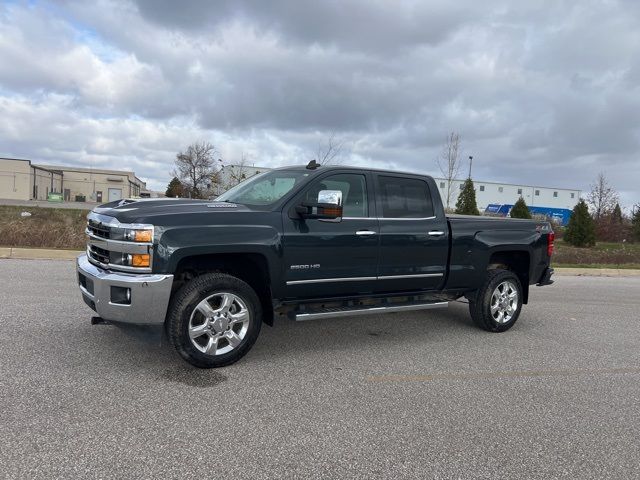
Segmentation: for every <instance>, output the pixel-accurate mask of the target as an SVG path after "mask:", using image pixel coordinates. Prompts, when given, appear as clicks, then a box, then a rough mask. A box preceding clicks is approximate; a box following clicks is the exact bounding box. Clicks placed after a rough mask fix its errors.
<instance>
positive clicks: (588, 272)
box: [553, 266, 640, 277]
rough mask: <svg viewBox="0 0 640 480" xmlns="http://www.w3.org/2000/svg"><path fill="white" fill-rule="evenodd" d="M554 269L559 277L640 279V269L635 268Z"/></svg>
mask: <svg viewBox="0 0 640 480" xmlns="http://www.w3.org/2000/svg"><path fill="white" fill-rule="evenodd" d="M553 268H554V270H555V272H554V273H555V275H557V276H559V277H569V276H571V277H640V269H635V268H575V267H567V268H563V267H556V266H554V267H553Z"/></svg>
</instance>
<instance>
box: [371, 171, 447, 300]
mask: <svg viewBox="0 0 640 480" xmlns="http://www.w3.org/2000/svg"><path fill="white" fill-rule="evenodd" d="M434 194H436V195H437V193H434ZM376 199H377V200H376V201H377V208H378V217H379V218H378V220H379V222H380V258H379V262H378V285H377V288H378V291H401V290H404V291H409V290H432V289H437V288H440V287H441V286H442V284H443V281H444V275H445V273H446V268H447V254H448V249H449V246H448V245H449V233H448V228H447V219H446V218H445V217H444V216H442V217H438V216H435V214H434V207H433V203H434V202H433V198H432V195H431V189H430V188H429V184H428V183H427V182H426V181H425V180H424V179H423V178H420V177H413V176H410V175H407V176H403V175H397V176H396V175H393V174H392V175H386V174H376ZM441 215H442V214H441Z"/></svg>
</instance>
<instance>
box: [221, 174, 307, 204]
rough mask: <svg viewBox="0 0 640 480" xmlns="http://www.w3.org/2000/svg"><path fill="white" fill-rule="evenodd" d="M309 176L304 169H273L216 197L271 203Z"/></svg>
mask: <svg viewBox="0 0 640 480" xmlns="http://www.w3.org/2000/svg"><path fill="white" fill-rule="evenodd" d="M307 176H309V173H308V172H305V171H304V170H273V171H271V172H266V173H261V174H259V175H256V176H254V177H251V178H250V179H248V180H245V181H244V182H242V183H240V184H238V185H236V186H235V187H233V188H232V189H230V190H227V191H226V192H225V193H223V194H222V195H220V196H219V197H218V198H216V201H219V202H232V203H241V204H243V205H270V204H272V203H275V202H277V201H278V200H280V199H281V198H282V197H284V196H285V195H286V194H287V193H288V192H290V191H291V189H292V188H293V187H294V186H295V185H297V184H298V183H300V182H301V181H302V180H303V179H304V178H306V177H307Z"/></svg>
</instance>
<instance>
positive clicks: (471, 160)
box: [469, 155, 473, 178]
mask: <svg viewBox="0 0 640 480" xmlns="http://www.w3.org/2000/svg"><path fill="white" fill-rule="evenodd" d="M472 164H473V155H469V178H471V165H472Z"/></svg>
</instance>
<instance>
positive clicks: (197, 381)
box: [92, 303, 482, 387]
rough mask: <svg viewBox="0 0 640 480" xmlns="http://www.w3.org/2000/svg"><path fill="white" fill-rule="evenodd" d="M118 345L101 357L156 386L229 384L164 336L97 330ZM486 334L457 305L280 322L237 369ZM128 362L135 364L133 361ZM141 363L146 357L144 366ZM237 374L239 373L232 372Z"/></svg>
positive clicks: (105, 347) (104, 346)
mask: <svg viewBox="0 0 640 480" xmlns="http://www.w3.org/2000/svg"><path fill="white" fill-rule="evenodd" d="M92 328H94V329H95V328H104V329H105V330H104V332H103V333H102V334H101V336H102V335H105V336H109V337H113V338H111V340H112V341H108V342H102V343H100V345H99V347H98V349H99V350H102V351H96V352H94V354H95V355H100V356H105V357H108V358H114V357H115V358H119V359H120V360H122V361H123V362H127V361H129V362H132V363H133V364H135V365H136V366H137V368H149V369H150V370H151V371H153V372H154V375H155V377H156V380H159V381H168V382H175V383H181V384H186V385H189V386H195V387H211V386H214V385H217V384H219V383H221V382H224V381H226V380H227V375H226V373H225V372H229V368H224V369H218V370H201V369H197V368H194V367H191V366H189V365H188V364H186V363H185V362H183V361H182V360H181V359H180V358H179V357H178V355H177V354H176V353H175V352H174V350H173V348H172V347H171V345H170V344H169V343H168V341H167V340H166V338H162V337H161V331H160V330H155V331H154V329H148V328H141V327H132V326H122V325H118V326H115V329H116V330H115V331H114V329H113V326H96V327H92ZM477 334H482V331H481V330H479V329H477V328H476V327H475V326H474V325H473V323H472V321H471V319H470V317H469V314H468V310H467V306H466V305H464V304H461V303H452V304H451V305H450V306H449V308H448V309H443V310H438V311H430V312H428V313H426V312H408V313H388V314H372V315H371V316H362V317H350V318H349V317H345V318H334V319H325V320H313V321H309V322H295V321H291V320H288V319H277V320H276V322H275V325H274V326H273V327H269V326H267V325H264V326H263V328H262V331H261V333H260V337H259V338H258V340H257V342H256V344H255V345H254V347H253V349H252V350H251V351H250V352H249V353H248V354H247V356H246V357H244V358H243V359H242V360H240V362H239V363H238V364H236V365H237V366H240V365H242V366H244V367H249V366H255V365H256V364H261V363H264V362H269V363H272V364H278V363H287V364H289V363H290V362H296V363H301V361H302V359H303V357H304V356H305V355H307V354H309V353H314V354H315V355H317V354H326V355H327V356H328V357H331V356H333V355H334V354H336V353H337V352H342V353H344V352H347V353H348V352H350V351H353V352H354V353H357V352H358V351H362V352H364V353H366V351H367V350H370V351H380V349H394V348H403V347H406V346H407V345H408V344H420V343H421V344H425V345H428V344H430V343H431V344H432V343H434V342H442V341H445V340H447V341H449V342H451V341H452V339H455V340H454V341H455V342H456V343H457V342H458V341H461V340H462V339H465V338H467V339H468V338H469V336H475V335H477ZM127 356H129V357H130V358H129V359H127ZM138 357H143V358H144V361H142V362H140V361H139V358H138ZM231 368H236V367H235V366H234V367H231Z"/></svg>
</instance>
